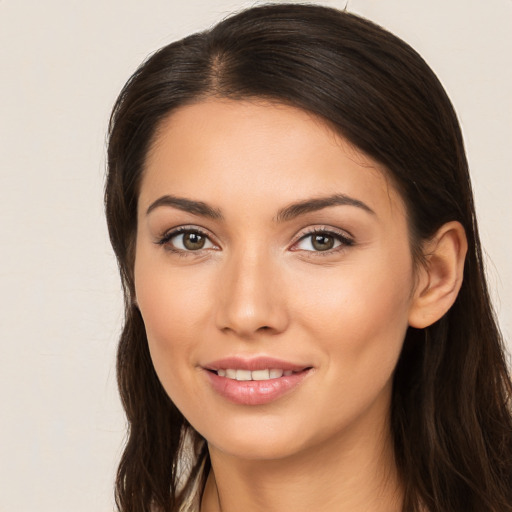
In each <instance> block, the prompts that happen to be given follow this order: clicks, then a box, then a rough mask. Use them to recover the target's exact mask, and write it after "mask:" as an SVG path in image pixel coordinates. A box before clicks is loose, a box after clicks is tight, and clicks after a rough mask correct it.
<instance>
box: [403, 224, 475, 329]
mask: <svg viewBox="0 0 512 512" xmlns="http://www.w3.org/2000/svg"><path fill="white" fill-rule="evenodd" d="M467 249H468V242H467V238H466V232H465V231H464V228H463V227H462V225H461V224H460V222H455V221H453V222H448V223H446V224H443V226H441V228H439V230H438V231H437V232H436V234H435V235H434V236H433V237H432V238H431V239H430V240H428V241H427V242H426V243H425V244H424V247H423V254H424V259H425V261H424V263H422V267H421V268H420V269H419V270H418V277H417V283H416V288H415V290H414V297H413V301H412V303H411V308H410V310H409V325H410V326H411V327H416V328H418V329H422V328H424V327H428V326H429V325H432V324H433V323H434V322H436V321H437V320H439V319H440V318H441V317H442V316H443V315H444V314H445V313H446V312H447V311H448V310H449V309H450V308H451V306H452V305H453V303H454V302H455V299H456V298H457V295H458V293H459V290H460V287H461V285H462V276H463V272H464V260H465V258H466V252H467Z"/></svg>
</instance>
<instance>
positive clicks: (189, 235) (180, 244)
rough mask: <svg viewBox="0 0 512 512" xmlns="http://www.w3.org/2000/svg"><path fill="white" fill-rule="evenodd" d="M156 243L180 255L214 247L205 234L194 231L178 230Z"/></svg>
mask: <svg viewBox="0 0 512 512" xmlns="http://www.w3.org/2000/svg"><path fill="white" fill-rule="evenodd" d="M157 243H158V244H159V245H162V246H164V247H165V248H166V249H168V250H170V251H175V252H181V253H187V252H193V251H200V250H202V249H214V248H215V245H214V244H213V243H212V241H211V240H210V238H209V237H208V236H207V235H206V234H205V233H202V232H201V231H198V230H195V229H183V228H179V229H178V230H175V231H172V232H170V233H168V234H166V235H165V236H164V237H163V238H161V239H160V240H159V241H158V242H157Z"/></svg>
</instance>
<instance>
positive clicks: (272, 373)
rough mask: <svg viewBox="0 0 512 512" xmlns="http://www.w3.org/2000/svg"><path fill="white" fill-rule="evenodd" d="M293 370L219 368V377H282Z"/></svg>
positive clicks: (239, 378) (266, 378) (235, 378)
mask: <svg viewBox="0 0 512 512" xmlns="http://www.w3.org/2000/svg"><path fill="white" fill-rule="evenodd" d="M292 374H293V371H292V370H280V369H279V368H270V369H265V370H253V371H250V370H234V369H232V368H226V369H219V370H217V375H219V377H227V378H228V379H233V380H241V381H243V380H269V379H279V378H280V377H282V376H283V375H284V376H288V375H292Z"/></svg>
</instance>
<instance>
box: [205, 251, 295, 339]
mask: <svg viewBox="0 0 512 512" xmlns="http://www.w3.org/2000/svg"><path fill="white" fill-rule="evenodd" d="M262 252H263V253H262ZM219 280H220V282H219V295H218V301H217V305H216V315H215V317H216V323H217V327H218V328H219V329H220V330H221V331H223V332H225V333H232V334H233V333H234V334H236V335H237V336H238V337H240V338H244V339H253V338H255V337H257V336H258V335H259V334H262V333H267V334H278V333H281V332H283V331H285V330H286V328H287V326H288V322H289V319H288V313H287V307H286V300H285V295H286V290H285V286H284V283H283V282H282V276H281V272H280V270H279V265H278V263H277V262H276V261H275V257H273V256H272V255H271V254H267V253H266V251H257V250H250V249H249V248H246V250H244V251H240V252H239V253H238V254H232V255H231V256H230V257H228V258H227V259H226V261H225V262H224V267H223V269H222V272H221V273H220V275H219Z"/></svg>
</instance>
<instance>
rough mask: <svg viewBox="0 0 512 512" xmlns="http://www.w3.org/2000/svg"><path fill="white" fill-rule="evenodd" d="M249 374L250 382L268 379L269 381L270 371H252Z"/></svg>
mask: <svg viewBox="0 0 512 512" xmlns="http://www.w3.org/2000/svg"><path fill="white" fill-rule="evenodd" d="M251 373H252V380H268V379H270V371H269V370H253V371H252V372H251Z"/></svg>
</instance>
